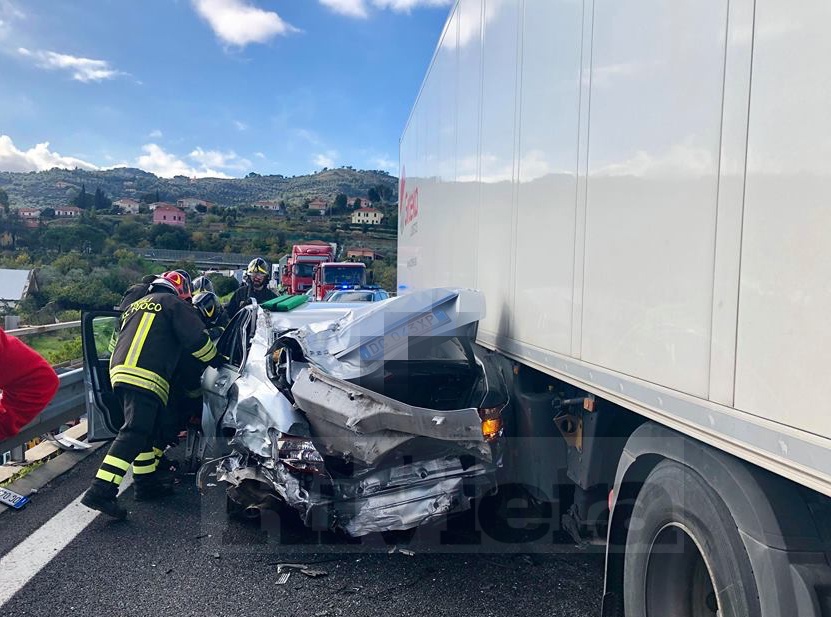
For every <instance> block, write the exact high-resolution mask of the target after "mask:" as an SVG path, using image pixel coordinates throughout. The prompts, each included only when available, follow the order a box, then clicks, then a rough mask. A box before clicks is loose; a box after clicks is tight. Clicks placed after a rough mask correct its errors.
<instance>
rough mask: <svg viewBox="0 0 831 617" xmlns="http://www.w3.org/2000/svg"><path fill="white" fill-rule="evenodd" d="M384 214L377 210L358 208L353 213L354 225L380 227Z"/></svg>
mask: <svg viewBox="0 0 831 617" xmlns="http://www.w3.org/2000/svg"><path fill="white" fill-rule="evenodd" d="M383 220H384V213H383V212H381V211H380V210H377V209H375V208H358V209H357V210H355V211H354V212H353V213H352V223H353V224H359V225H380V224H381V221H383Z"/></svg>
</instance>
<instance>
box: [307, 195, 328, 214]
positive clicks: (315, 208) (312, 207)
mask: <svg viewBox="0 0 831 617" xmlns="http://www.w3.org/2000/svg"><path fill="white" fill-rule="evenodd" d="M309 211H312V212H319V213H320V215H321V216H324V215H325V214H326V212H328V211H329V202H328V201H326V200H325V199H321V198H320V197H317V198H315V199H313V200H311V201H310V202H309Z"/></svg>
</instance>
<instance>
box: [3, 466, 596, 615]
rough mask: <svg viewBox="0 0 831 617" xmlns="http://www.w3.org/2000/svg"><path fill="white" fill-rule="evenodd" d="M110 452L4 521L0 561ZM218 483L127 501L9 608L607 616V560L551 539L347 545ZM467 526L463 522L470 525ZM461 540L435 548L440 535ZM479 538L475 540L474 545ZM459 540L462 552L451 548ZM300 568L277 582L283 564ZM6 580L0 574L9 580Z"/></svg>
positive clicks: (430, 536)
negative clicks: (229, 507) (235, 507)
mask: <svg viewBox="0 0 831 617" xmlns="http://www.w3.org/2000/svg"><path fill="white" fill-rule="evenodd" d="M103 454H104V452H103V450H102V451H100V452H99V453H97V454H95V455H94V456H92V457H90V458H89V459H87V460H85V461H83V462H81V463H80V464H78V465H77V466H76V467H75V468H74V469H72V470H71V471H70V472H68V473H67V474H65V475H64V476H62V477H60V478H58V479H57V480H55V481H54V482H53V483H52V484H50V485H47V486H46V487H44V488H43V489H41V490H40V491H39V492H38V494H37V495H35V496H34V498H33V501H32V503H31V504H30V505H29V506H28V507H27V508H26V509H25V510H23V511H21V512H7V513H5V514H3V515H2V516H0V557H2V556H4V555H6V553H8V552H9V551H10V550H11V549H12V548H14V547H15V546H17V545H18V544H19V543H20V542H23V541H24V540H26V538H27V537H29V536H30V535H31V534H32V533H33V532H34V531H35V530H36V529H38V528H39V527H40V526H41V525H43V524H44V523H45V522H46V521H48V520H49V519H50V518H51V517H53V516H54V515H55V514H56V513H57V512H59V511H60V510H61V509H62V508H63V507H64V506H66V505H67V504H68V503H70V502H71V501H72V500H73V499H75V498H76V497H77V496H78V495H80V494H81V493H82V492H83V490H84V489H85V488H86V486H87V484H88V482H89V479H90V478H91V477H92V476H93V475H94V473H95V469H96V467H97V464H98V461H100V459H101V458H102V457H103ZM219 491H220V488H219V487H216V488H213V489H211V492H210V493H209V494H208V495H206V496H201V495H200V494H199V493H198V491H197V490H196V488H195V486H194V485H193V476H183V477H182V478H181V483H180V485H179V487H178V490H177V494H176V495H175V496H174V497H172V498H170V499H168V500H166V501H164V502H160V503H155V504H154V503H136V502H134V501H133V498H132V488H128V489H127V491H126V492H125V494H124V495H123V496H122V499H123V500H124V501H125V503H126V504H127V507H128V509H129V510H130V518H129V520H128V521H125V522H115V521H111V520H109V519H107V518H106V517H104V516H99V517H97V518H96V519H95V520H93V521H92V523H90V524H89V525H88V526H87V527H86V529H84V530H83V531H82V532H81V533H80V534H79V535H78V536H77V537H75V538H74V540H72V541H71V542H70V543H69V544H68V546H67V547H66V548H65V549H63V550H62V551H61V552H59V553H58V554H57V555H56V556H55V557H54V558H52V560H51V561H50V562H49V563H48V564H47V565H46V566H45V567H44V568H43V569H42V570H41V571H40V572H39V573H37V574H36V575H35V576H34V577H33V578H32V579H31V580H30V581H29V582H28V583H27V584H26V585H25V586H24V587H23V588H22V589H21V590H20V591H19V592H18V593H17V594H16V595H14V596H13V597H12V598H11V599H10V600H9V601H8V602H7V603H6V604H5V605H4V606H3V607H2V611H3V613H4V614H8V615H50V616H51V615H56V614H81V615H89V616H96V615H101V616H106V617H112V616H113V615H118V616H120V617H121V616H133V615H135V616H145V615H158V616H164V617H169V616H171V615H176V616H182V617H185V616H189V615H194V616H200V617H201V616H204V615H225V616H228V615H232V616H233V615H241V616H242V615H245V616H249V615H298V616H322V615H349V616H353V617H363V616H374V615H430V616H431V617H434V616H437V615H454V616H458V615H476V616H477V617H484V616H487V615H499V616H504V615H511V616H514V615H529V616H530V615H546V616H558V615H563V616H569V617H581V616H584V615H591V616H596V615H598V614H599V610H600V597H601V592H602V582H603V557H602V555H601V554H597V553H594V554H588V553H584V552H582V551H575V550H574V549H573V547H570V546H569V545H567V544H564V545H556V546H555V545H552V544H551V538H552V537H553V536H552V535H551V534H547V535H546V537H545V539H544V540H540V541H536V542H528V543H526V544H519V545H514V544H512V545H510V546H502V547H500V546H496V547H494V546H493V545H491V546H489V547H487V548H484V549H483V548H482V546H481V543H479V542H477V541H474V542H473V543H472V544H469V543H468V544H465V543H464V540H459V538H461V537H464V538H468V536H467V535H465V533H466V532H460V533H459V534H450V535H445V536H442V535H441V534H440V533H439V532H438V530H428V532H425V533H423V534H422V533H421V532H419V533H417V534H416V536H415V537H413V538H410V539H408V540H407V542H408V544H406V546H407V547H409V550H412V551H413V553H414V554H412V555H409V554H406V553H402V552H400V551H399V550H396V551H395V552H394V553H392V554H390V553H389V550H390V549H391V548H393V547H394V546H395V544H391V543H394V542H400V544H398V546H399V547H404V546H405V544H404V542H405V540H404V538H402V537H398V536H396V537H381V536H378V535H376V536H369V537H367V538H364V539H362V541H361V542H360V543H355V544H353V543H349V542H347V541H345V539H343V538H340V537H337V536H332V535H331V534H319V533H314V532H311V531H308V530H306V529H304V528H302V527H301V526H300V525H299V524H298V523H297V521H295V520H293V519H292V517H289V516H285V517H283V518H282V519H281V518H280V517H279V516H277V515H274V516H273V517H265V518H263V519H262V520H260V521H255V522H239V521H234V520H229V519H228V518H227V516H226V515H225V512H224V499H223V496H222V494H221V493H220V492H219ZM460 521H461V522H464V519H460ZM440 537H441V538H444V539H445V540H447V538H450V544H448V542H438V541H437V540H436V539H437V538H440ZM468 540H469V538H468ZM454 542H455V544H454ZM281 563H302V564H308V565H311V566H312V567H313V569H316V570H320V571H323V572H325V573H326V575H325V576H320V577H318V578H311V577H308V576H306V575H304V574H302V573H300V572H297V571H294V572H292V573H291V574H290V577H289V579H288V581H287V582H286V583H285V584H282V585H281V584H278V578H279V574H278V564H281ZM4 575H5V574H4V572H2V571H0V586H2V585H3V578H4Z"/></svg>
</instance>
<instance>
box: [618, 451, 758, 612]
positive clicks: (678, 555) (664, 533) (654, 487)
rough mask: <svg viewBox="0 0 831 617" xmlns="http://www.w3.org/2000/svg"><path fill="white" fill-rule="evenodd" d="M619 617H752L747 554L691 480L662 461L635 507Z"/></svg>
mask: <svg viewBox="0 0 831 617" xmlns="http://www.w3.org/2000/svg"><path fill="white" fill-rule="evenodd" d="M623 597H624V607H625V614H626V617H670V616H672V617H760V616H761V609H760V605H759V597H758V591H757V589H756V582H755V579H754V577H753V569H752V567H751V563H750V559H749V557H748V555H747V551H746V550H745V548H744V545H743V544H742V540H741V538H740V536H739V532H738V529H737V527H736V523H735V521H734V520H733V517H732V516H731V514H730V511H729V510H728V509H727V506H726V505H725V504H724V502H723V501H722V500H721V498H720V497H719V496H718V494H717V493H716V492H715V491H714V490H713V489H712V488H711V487H710V486H709V484H708V483H707V481H706V480H705V479H704V478H703V477H702V476H700V475H699V474H698V473H696V472H695V471H693V470H692V469H690V468H689V467H685V466H684V465H681V464H679V463H676V462H675V461H663V462H661V463H659V464H658V465H657V466H656V467H655V469H653V470H652V472H651V473H650V474H649V476H648V477H647V479H646V481H645V482H644V484H643V487H642V488H641V491H640V493H639V494H638V497H637V499H636V500H635V505H634V508H633V510H632V517H631V519H630V525H629V532H628V535H627V539H626V554H625V557H624V567H623Z"/></svg>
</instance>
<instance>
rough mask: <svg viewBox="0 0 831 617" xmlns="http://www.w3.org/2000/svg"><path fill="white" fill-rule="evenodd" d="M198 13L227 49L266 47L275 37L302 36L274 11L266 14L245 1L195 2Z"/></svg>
mask: <svg viewBox="0 0 831 617" xmlns="http://www.w3.org/2000/svg"><path fill="white" fill-rule="evenodd" d="M192 2H193V7H194V8H195V9H196V12H197V13H198V14H199V15H200V16H201V17H202V18H203V19H204V20H205V21H207V22H208V25H210V26H211V28H212V29H213V31H214V33H215V34H216V36H217V37H219V39H220V40H221V41H223V42H224V43H227V44H228V45H234V46H236V47H245V46H246V45H249V44H250V43H265V42H267V41H269V40H271V39H272V38H274V37H275V36H278V35H286V34H291V33H292V32H299V30H298V29H297V28H295V27H294V26H292V25H291V24H289V23H287V22H285V21H283V19H282V18H281V17H280V16H279V15H278V14H277V13H275V12H273V11H265V10H263V9H260V8H257V7H256V6H253V5H252V4H251V3H249V2H247V1H246V0H192Z"/></svg>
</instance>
